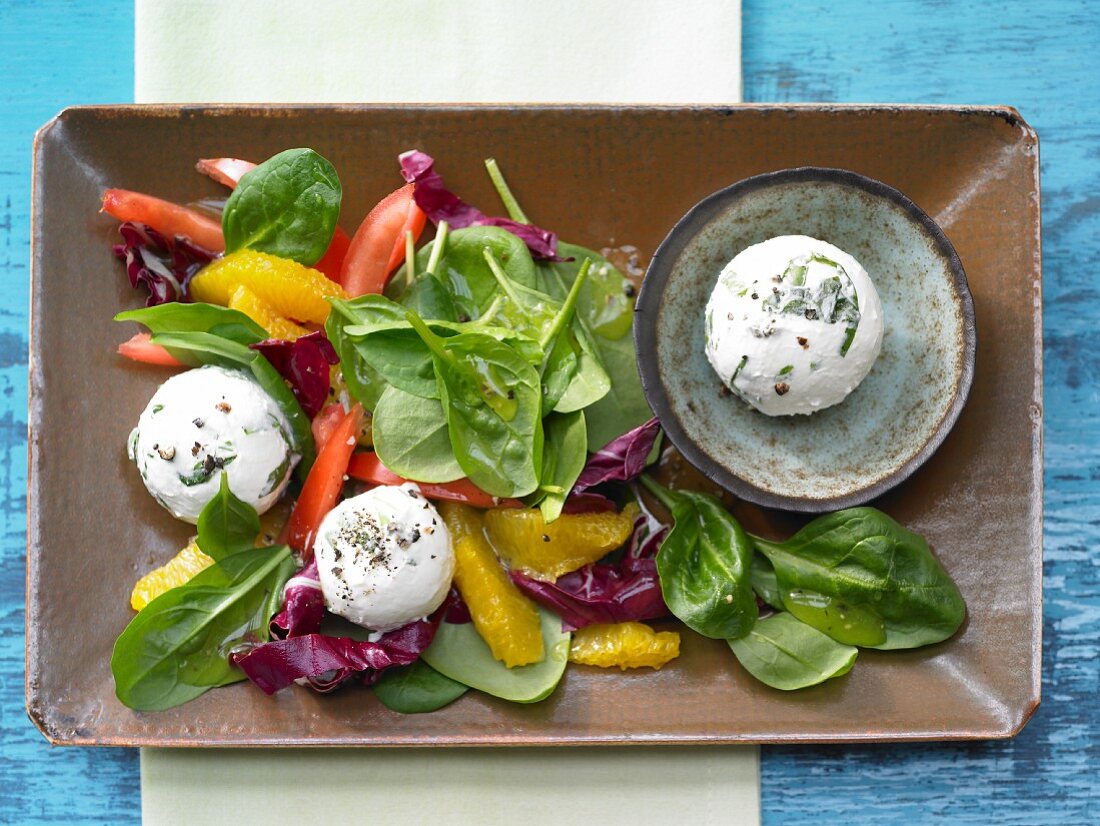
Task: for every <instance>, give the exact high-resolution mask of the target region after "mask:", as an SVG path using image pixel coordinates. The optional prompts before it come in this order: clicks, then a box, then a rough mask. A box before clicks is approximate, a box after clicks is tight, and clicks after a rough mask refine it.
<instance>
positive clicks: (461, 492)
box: [348, 453, 523, 508]
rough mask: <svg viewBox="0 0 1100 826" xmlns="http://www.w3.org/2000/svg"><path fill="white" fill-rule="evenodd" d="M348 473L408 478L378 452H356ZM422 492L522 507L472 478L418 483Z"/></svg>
mask: <svg viewBox="0 0 1100 826" xmlns="http://www.w3.org/2000/svg"><path fill="white" fill-rule="evenodd" d="M348 476H351V477H352V478H353V479H359V480H361V481H363V482H370V483H372V484H375V485H403V484H404V483H405V482H407V481H408V479H402V478H401V477H400V476H398V475H397V474H396V473H394V472H393V471H392V470H390V469H389V468H387V467H386V466H385V465H383V464H382V461H381V460H380V459H379V458H378V454H377V453H356V454H355V455H354V456H352V457H351V462H349V463H348ZM416 484H417V485H418V486H419V487H420V492H421V493H422V494H424V496H426V497H427V498H428V499H436V500H444V501H448V502H465V503H466V504H467V505H473V506H474V507H475V508H522V507H523V503H522V502H520V501H519V500H518V499H496V498H495V497H493V496H490V495H489V494H487V493H486V492H485V491H483V490H482V489H481V488H479V487H478V486H477V485H475V484H474V483H473V482H471V481H470V480H469V479H466V478H462V479H456V480H455V481H454V482H444V483H429V482H417V483H416Z"/></svg>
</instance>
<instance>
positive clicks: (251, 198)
mask: <svg viewBox="0 0 1100 826" xmlns="http://www.w3.org/2000/svg"><path fill="white" fill-rule="evenodd" d="M342 194H343V193H342V189H341V187H340V179H339V177H338V176H337V175H336V169H335V168H334V167H333V165H332V164H331V163H329V162H328V161H327V160H325V159H324V158H322V157H321V156H320V155H318V154H317V153H316V152H314V151H313V150H312V149H287V150H286V151H284V152H280V153H279V154H278V155H275V156H273V157H271V158H268V159H267V160H266V161H264V162H263V163H262V164H260V165H259V166H257V167H256V168H255V169H253V170H251V171H250V172H246V173H245V174H244V176H243V177H242V178H241V180H240V183H238V184H237V188H236V189H234V190H233V193H232V194H231V195H230V196H229V200H228V201H227V202H226V204H225V212H223V213H222V232H223V233H224V234H225V249H226V252H233V251H235V250H239V249H253V250H259V251H260V252H267V253H271V254H272V255H280V256H282V257H283V258H293V259H294V260H295V261H298V262H300V263H302V264H305V265H306V266H311V265H313V264H315V263H316V262H317V261H319V260H320V259H321V256H323V255H324V254H325V250H327V249H328V245H329V243H330V242H331V241H332V234H333V232H334V231H335V230H336V221H337V219H339V217H340V199H341V197H342Z"/></svg>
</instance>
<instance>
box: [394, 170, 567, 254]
mask: <svg viewBox="0 0 1100 826" xmlns="http://www.w3.org/2000/svg"><path fill="white" fill-rule="evenodd" d="M398 161H399V162H400V164H401V174H402V176H403V177H404V178H405V180H406V181H408V182H409V183H410V184H415V185H416V188H415V189H414V190H413V199H414V200H415V201H416V205H417V206H418V207H420V208H421V209H422V210H424V212H425V213H426V214H427V216H428V217H429V218H431V219H432V222H433V223H436V224H438V223H439V222H440V221H446V222H447V223H448V224H449V225H450V227H451V229H460V228H462V227H474V226H478V227H500V228H501V229H504V230H507V231H508V232H510V233H512V234H513V235H515V236H516V237H518V238H519V239H520V240H521V241H523V243H524V244H526V245H527V248H528V249H529V250H530V251H531V257H532V258H534V259H535V260H536V261H565V260H567V259H565V258H559V257H558V254H557V249H558V237H557V235H555V234H554V233H553V232H550V231H549V230H546V229H542V228H541V227H536V226H535V225H534V224H523V223H520V222H519V221H513V220H512V219H511V218H494V217H492V216H489V215H486V214H485V213H484V212H482V211H481V210H480V209H478V208H477V207H475V206H472V205H471V204H468V203H466V202H465V201H463V200H462V199H461V198H459V197H458V196H457V195H455V194H454V193H453V192H451V191H450V190H449V189H447V187H446V186H445V185H444V183H443V176H442V175H440V174H439V173H438V172H436V171H435V161H434V160H433V159H432V157H431V156H430V155H426V154H424V153H423V152H421V151H420V150H418V149H410V150H409V151H408V152H403V153H401V155H400V156H399V157H398Z"/></svg>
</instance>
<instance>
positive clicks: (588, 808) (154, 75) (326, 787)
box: [134, 0, 760, 826]
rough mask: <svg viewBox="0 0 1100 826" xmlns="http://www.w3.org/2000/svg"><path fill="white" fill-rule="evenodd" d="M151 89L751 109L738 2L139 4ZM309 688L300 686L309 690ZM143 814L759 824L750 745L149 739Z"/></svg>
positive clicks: (190, 0) (168, 99)
mask: <svg viewBox="0 0 1100 826" xmlns="http://www.w3.org/2000/svg"><path fill="white" fill-rule="evenodd" d="M135 17H136V19H135V49H134V69H135V72H134V77H135V79H134V98H135V100H136V101H137V102H138V103H158V102H162V103H186V102H232V103H246V102H256V103H268V102H274V103H287V102H300V103H306V102H326V103H342V102H373V103H388V102H409V103H415V102H482V103H500V102H516V103H522V102H541V103H560V102H573V103H590V102H601V103H734V102H737V101H739V100H740V99H741V8H740V2H739V0H734V2H723V0H678V1H675V0H633V2H631V3H629V4H628V3H612V2H591V0H540V1H536V0H519V1H518V2H516V1H514V0H513V2H506V1H505V0H463V1H462V2H461V3H455V2H445V0H359V2H356V0H308V2H307V0H298V1H297V2H296V1H295V0H233V2H221V1H219V0H213V1H210V0H207V1H206V2H203V1H202V0H136V2H135ZM293 690H296V689H293ZM141 799H142V819H143V822H144V823H145V825H146V826H175V824H195V823H203V824H211V826H216V824H233V825H234V826H236V825H237V824H240V823H242V822H248V823H263V824H265V826H279V824H295V826H300V824H301V823H303V822H307V819H308V820H312V819H315V818H317V817H322V818H324V817H326V816H327V815H329V814H331V813H334V812H339V813H354V816H355V817H356V819H360V818H369V820H370V821H371V822H372V823H376V824H380V825H382V824H391V823H402V824H404V823H408V822H412V823H444V824H465V823H476V824H484V826H493V824H512V823H517V822H523V823H524V824H525V826H540V824H544V823H545V824H554V826H560V824H562V823H573V822H586V823H589V822H590V823H597V822H598V823H601V824H603V826H616V825H617V824H628V825H629V826H642V824H648V823H672V822H678V821H680V820H682V819H684V818H685V817H687V816H690V817H691V818H692V819H694V820H697V821H699V822H703V823H725V824H746V826H748V825H750V824H751V825H753V826H754V825H755V824H757V823H759V808H760V803H759V762H758V751H757V749H755V748H752V747H741V748H730V747H701V748H654V747H646V748H635V749H632V748H592V749H584V748H562V749H454V750H450V749H446V750H444V749H431V750H429V749H420V750H409V749H379V750H373V749H317V750H305V749H294V750H276V749H270V750H268V749H248V750H244V749H229V750H211V749H197V750H191V749H188V750H173V749H143V750H142V753H141Z"/></svg>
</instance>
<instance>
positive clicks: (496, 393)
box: [407, 311, 543, 497]
mask: <svg viewBox="0 0 1100 826" xmlns="http://www.w3.org/2000/svg"><path fill="white" fill-rule="evenodd" d="M407 317H408V320H409V323H410V324H412V325H413V327H414V328H416V331H417V332H418V333H419V334H420V337H421V338H422V339H423V340H424V342H425V344H427V345H428V347H429V349H431V351H432V358H433V360H434V363H435V374H436V380H437V381H438V383H439V398H440V402H441V403H442V405H443V409H444V411H446V413H447V426H448V427H447V430H448V434H449V436H450V440H451V447H452V448H453V450H454V455H455V458H456V459H458V463H459V465H460V466H461V467H462V469H463V470H464V471H465V472H466V475H467V476H469V477H470V480H471V481H472V482H473V483H474V484H475V485H477V486H478V487H479V488H481V489H482V490H484V491H485V492H486V493H489V494H491V495H493V496H517V497H518V496H526V495H527V494H529V493H531V492H532V491H534V490H535V488H537V487H538V484H539V474H540V471H541V469H542V443H543V431H542V389H541V386H540V382H539V375H538V373H537V372H536V371H535V368H534V367H532V366H531V364H530V363H529V362H528V361H527V360H526V359H524V358H523V356H522V355H520V354H519V353H517V352H516V351H515V350H514V349H512V348H511V347H509V346H508V345H507V344H504V343H503V342H501V341H498V340H496V339H495V338H493V337H491V336H488V335H486V334H484V333H460V334H459V335H456V336H452V337H451V338H446V339H445V338H441V337H440V336H438V335H436V334H435V333H434V332H433V331H432V330H431V329H430V328H429V327H428V325H427V324H425V323H424V321H423V320H422V319H421V318H420V317H419V316H417V315H416V313H413V312H411V311H409V313H408V316H407Z"/></svg>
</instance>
